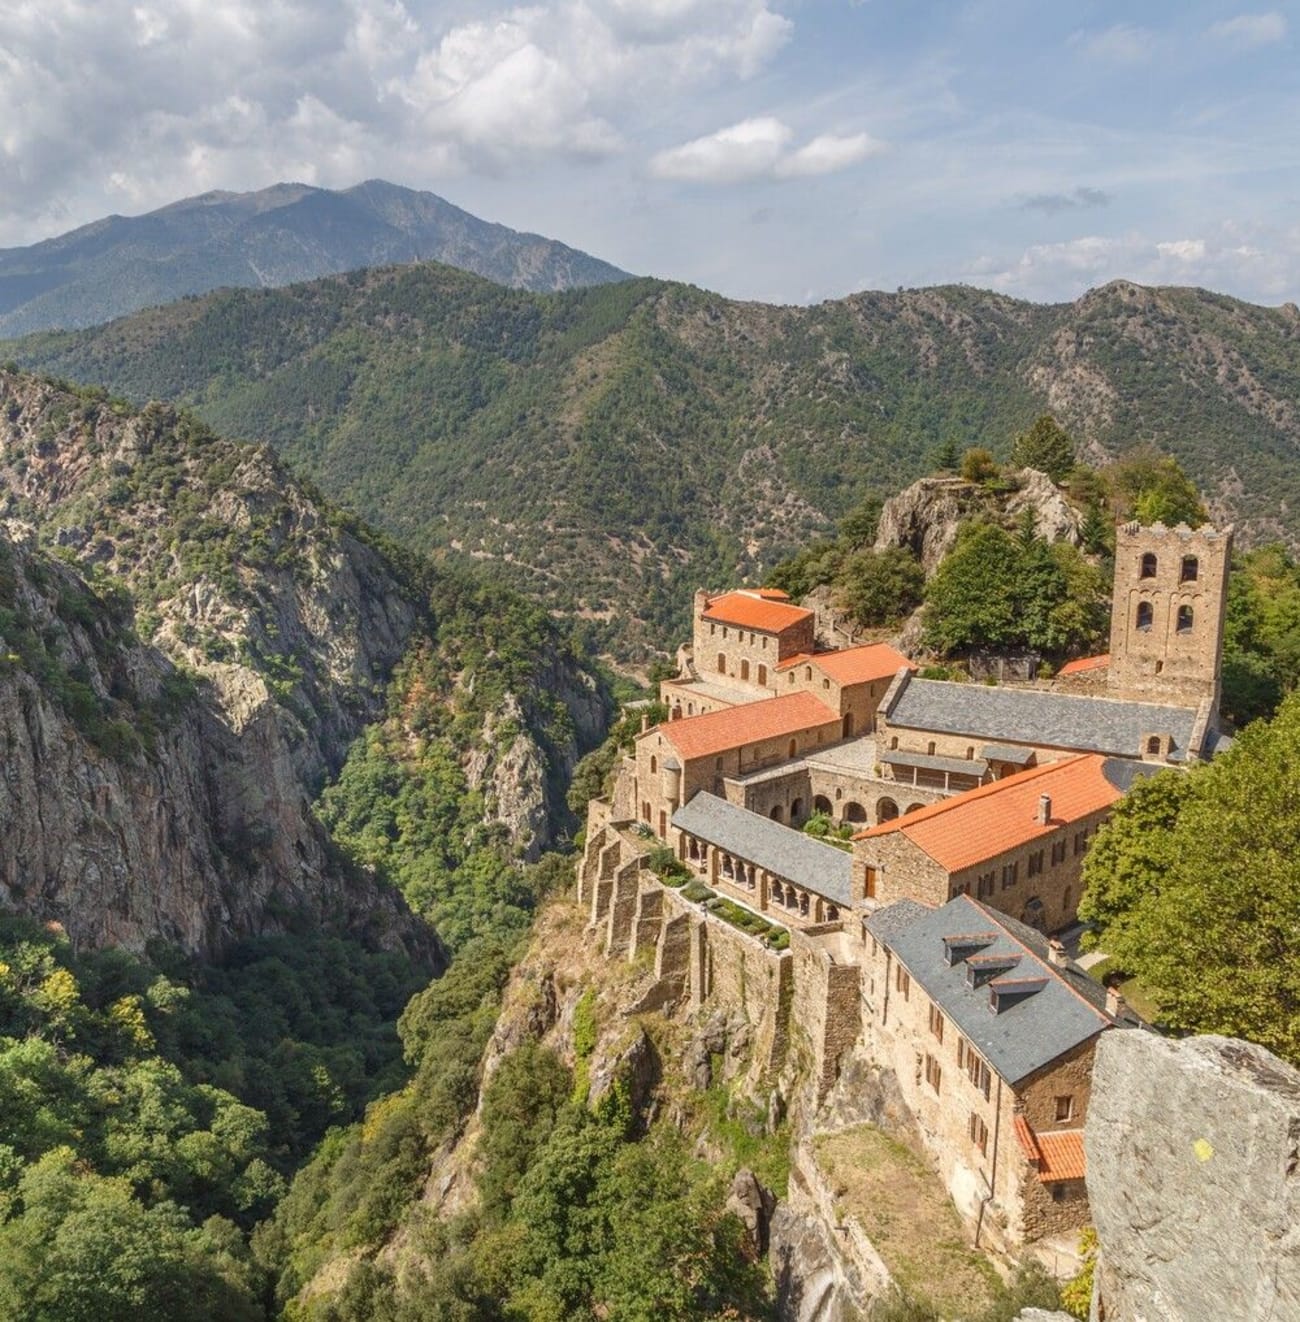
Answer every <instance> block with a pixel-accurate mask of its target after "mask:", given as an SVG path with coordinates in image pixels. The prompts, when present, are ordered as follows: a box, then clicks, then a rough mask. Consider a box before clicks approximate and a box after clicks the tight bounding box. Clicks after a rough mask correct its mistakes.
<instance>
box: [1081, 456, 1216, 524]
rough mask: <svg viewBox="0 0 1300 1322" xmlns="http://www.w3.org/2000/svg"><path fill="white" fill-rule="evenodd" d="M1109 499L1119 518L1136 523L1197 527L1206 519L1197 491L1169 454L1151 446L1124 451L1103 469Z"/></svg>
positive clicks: (1176, 461)
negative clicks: (1134, 520) (1131, 519)
mask: <svg viewBox="0 0 1300 1322" xmlns="http://www.w3.org/2000/svg"><path fill="white" fill-rule="evenodd" d="M1105 477H1106V479H1107V481H1108V483H1109V486H1110V491H1111V500H1112V503H1113V505H1114V507H1115V509H1116V512H1117V513H1118V514H1119V516H1120V517H1121V518H1126V517H1128V518H1134V519H1136V520H1137V521H1138V522H1139V523H1163V524H1165V525H1166V526H1167V527H1170V528H1172V527H1173V526H1174V525H1175V524H1179V523H1186V524H1188V525H1190V526H1191V527H1193V528H1199V527H1200V526H1201V524H1203V523H1204V522H1205V521H1206V519H1207V517H1208V516H1207V514H1206V512H1205V506H1204V505H1203V504H1202V503H1201V496H1200V492H1198V491H1197V489H1196V486H1195V484H1194V483H1193V482H1192V480H1191V479H1190V478H1189V477H1188V476H1187V474H1186V473H1184V472H1183V470H1182V467H1181V466H1180V465H1179V463H1178V460H1177V459H1175V458H1174V457H1173V456H1172V455H1166V454H1161V453H1160V452H1159V451H1158V450H1156V449H1155V448H1154V447H1151V446H1138V447H1136V448H1134V449H1132V450H1129V451H1127V452H1126V453H1125V454H1124V455H1123V456H1122V457H1121V458H1120V459H1119V460H1118V461H1116V462H1115V463H1113V464H1111V465H1110V466H1109V467H1108V468H1107V469H1106V470H1105Z"/></svg>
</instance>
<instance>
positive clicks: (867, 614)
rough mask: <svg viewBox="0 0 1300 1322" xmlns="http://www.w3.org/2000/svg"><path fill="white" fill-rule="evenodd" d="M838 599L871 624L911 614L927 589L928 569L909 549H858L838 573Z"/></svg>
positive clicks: (856, 617) (854, 615)
mask: <svg viewBox="0 0 1300 1322" xmlns="http://www.w3.org/2000/svg"><path fill="white" fill-rule="evenodd" d="M836 585H837V591H836V600H837V603H838V605H839V606H840V607H841V609H842V610H844V611H845V612H846V613H847V614H848V615H849V616H850V617H851V618H852V619H854V620H856V621H857V623H859V624H861V625H866V626H868V627H875V626H880V625H883V624H892V623H894V622H895V621H896V620H899V619H902V618H903V617H904V616H906V615H910V614H911V613H912V611H914V610H915V609H916V608H917V607H918V606H919V605H920V604H921V598H922V596H923V595H924V592H925V573H924V571H923V570H922V569H921V566H920V565H919V564H917V562H916V560H915V559H914V558H913V556H912V555H910V554H909V553H908V552H907V551H904V550H902V549H901V548H900V547H896V546H891V547H888V548H887V549H885V550H883V551H869V550H868V551H858V552H856V553H855V554H853V555H851V556H849V557H848V559H847V560H845V561H844V562H843V564H842V565H841V567H840V569H839V572H838V574H837V575H836Z"/></svg>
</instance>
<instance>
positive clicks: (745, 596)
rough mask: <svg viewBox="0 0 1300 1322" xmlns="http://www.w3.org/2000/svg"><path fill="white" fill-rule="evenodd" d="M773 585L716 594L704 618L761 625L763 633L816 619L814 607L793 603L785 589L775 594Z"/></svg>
mask: <svg viewBox="0 0 1300 1322" xmlns="http://www.w3.org/2000/svg"><path fill="white" fill-rule="evenodd" d="M774 591H775V589H773V588H757V589H754V590H752V591H751V590H750V589H747V588H744V589H740V590H738V591H736V592H724V593H723V594H722V596H720V597H714V599H713V600H712V601H711V602H709V604H708V606H707V607H706V608H705V610H704V616H703V618H704V619H706V620H716V621H717V622H718V623H719V624H734V625H736V627H737V628H741V629H758V630H760V631H761V632H762V633H784V632H785V631H786V630H787V629H789V628H792V627H793V626H794V625H796V624H802V623H803V622H804V621H805V620H811V619H812V615H813V613H812V611H810V610H805V609H804V608H803V607H802V606H793V605H791V604H790V601H789V598H787V597H786V595H785V593H781V595H780V596H779V597H775V596H773V595H772V593H773V592H774Z"/></svg>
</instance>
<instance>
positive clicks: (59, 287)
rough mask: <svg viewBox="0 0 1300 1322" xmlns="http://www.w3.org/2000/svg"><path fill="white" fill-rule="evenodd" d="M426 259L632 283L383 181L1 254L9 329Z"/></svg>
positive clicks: (597, 264)
mask: <svg viewBox="0 0 1300 1322" xmlns="http://www.w3.org/2000/svg"><path fill="white" fill-rule="evenodd" d="M417 261H440V262H445V263H446V264H447V265H449V266H456V267H459V268H461V269H462V270H466V271H471V272H473V273H474V274H476V275H481V276H483V277H485V278H486V279H489V280H493V281H495V282H496V283H498V284H503V285H508V286H511V287H513V288H518V289H529V290H535V291H554V290H561V289H571V288H575V287H579V286H584V285H596V284H608V283H610V282H612V281H617V280H623V279H626V278H627V273H626V272H624V271H620V270H619V269H618V268H617V267H614V266H611V265H609V263H607V262H603V261H600V260H599V259H598V258H595V257H591V256H588V255H587V254H586V253H584V252H579V251H578V250H577V249H575V248H569V247H566V246H565V245H564V244H562V243H558V242H556V241H555V240H553V239H547V238H543V237H541V236H539V235H536V234H523V233H519V232H518V231H515V230H512V229H509V228H507V227H506V226H504V225H498V224H494V223H492V222H489V221H485V220H480V219H479V218H478V217H476V216H473V215H471V214H470V213H469V212H467V211H464V210H462V209H461V208H459V207H457V206H455V205H454V204H453V203H451V202H448V201H446V200H445V199H444V198H441V197H439V196H438V195H437V194H435V193H428V192H420V191H417V190H415V189H410V188H404V187H402V186H401V185H399V184H394V183H390V182H389V181H388V180H385V179H367V180H365V181H364V182H362V183H360V184H356V185H354V186H353V187H351V188H346V189H339V190H335V189H327V188H318V187H316V186H315V185H312V184H305V183H298V182H281V183H276V184H271V185H269V186H268V187H266V188H261V189H257V190H255V191H252V192H246V193H236V192H230V191H227V190H221V189H214V190H212V191H210V192H206V193H200V194H198V195H197V196H194V197H188V198H181V199H179V200H178V201H176V202H171V203H169V204H168V205H166V206H163V207H159V208H158V209H156V210H154V211H150V212H147V213H145V214H144V215H140V216H109V217H105V218H103V219H100V220H96V221H92V222H91V223H90V224H88V225H83V226H81V227H79V228H78V229H75V230H71V231H69V232H68V233H66V234H62V235H59V236H57V237H55V238H51V239H46V240H44V241H43V242H41V243H36V244H33V245H31V246H30V247H26V248H10V249H6V250H3V251H0V335H21V334H26V333H28V332H31V331H37V330H53V329H68V330H73V329H77V328H80V327H84V326H90V325H94V324H96V323H97V322H103V321H109V320H111V319H113V318H116V317H120V316H125V315H127V314H129V313H131V312H136V311H138V310H139V309H141V308H145V307H150V306H154V305H157V304H160V303H167V302H171V301H173V300H175V299H178V298H182V297H184V296H186V295H189V294H202V293H206V292H208V291H209V290H212V289H217V288H223V287H235V288H265V287H268V286H279V285H287V284H294V283H297V282H299V281H303V280H312V279H316V278H318V277H320V276H326V275H337V274H339V273H341V272H345V271H354V270H358V269H361V268H363V267H369V266H387V265H393V264H401V263H409V262H417Z"/></svg>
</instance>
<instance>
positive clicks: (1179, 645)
mask: <svg viewBox="0 0 1300 1322" xmlns="http://www.w3.org/2000/svg"><path fill="white" fill-rule="evenodd" d="M1231 556H1232V529H1231V528H1214V527H1211V526H1210V525H1209V524H1208V523H1207V524H1205V525H1204V526H1202V527H1200V528H1196V529H1192V528H1189V527H1188V526H1187V525H1186V524H1182V523H1180V524H1179V525H1178V526H1177V527H1176V528H1166V527H1165V526H1164V524H1162V523H1157V524H1155V525H1154V526H1152V527H1143V526H1142V525H1141V524H1137V523H1125V524H1122V525H1121V526H1120V527H1119V528H1117V529H1116V531H1115V589H1114V595H1113V599H1112V604H1111V621H1110V670H1109V673H1108V676H1107V681H1108V687H1109V688H1110V690H1111V692H1112V694H1113V695H1114V696H1115V697H1121V698H1137V699H1141V700H1143V701H1146V702H1165V703H1170V704H1174V705H1178V706H1198V707H1199V706H1200V705H1201V704H1202V703H1204V702H1206V701H1207V700H1208V710H1209V713H1210V716H1211V720H1212V721H1213V719H1214V718H1215V717H1217V714H1218V710H1219V684H1220V673H1221V670H1222V666H1223V618H1224V610H1225V607H1226V604H1227V593H1228V564H1229V561H1230V559H1231Z"/></svg>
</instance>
